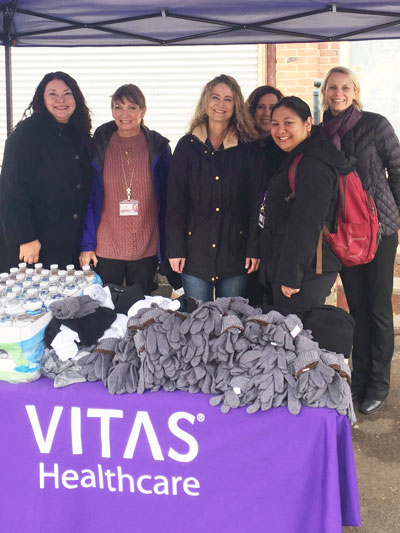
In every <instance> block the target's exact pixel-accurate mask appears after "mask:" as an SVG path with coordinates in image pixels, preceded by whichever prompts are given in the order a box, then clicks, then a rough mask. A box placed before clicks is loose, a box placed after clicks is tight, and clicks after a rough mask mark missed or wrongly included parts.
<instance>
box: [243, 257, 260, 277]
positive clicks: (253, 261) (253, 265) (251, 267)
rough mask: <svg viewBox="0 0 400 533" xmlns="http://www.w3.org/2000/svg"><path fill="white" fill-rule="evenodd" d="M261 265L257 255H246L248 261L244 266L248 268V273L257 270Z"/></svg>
mask: <svg viewBox="0 0 400 533" xmlns="http://www.w3.org/2000/svg"><path fill="white" fill-rule="evenodd" d="M259 266H260V260H259V259H257V258H255V257H246V263H245V265H244V268H245V269H246V270H247V274H251V273H252V272H256V271H257V270H258V267H259Z"/></svg>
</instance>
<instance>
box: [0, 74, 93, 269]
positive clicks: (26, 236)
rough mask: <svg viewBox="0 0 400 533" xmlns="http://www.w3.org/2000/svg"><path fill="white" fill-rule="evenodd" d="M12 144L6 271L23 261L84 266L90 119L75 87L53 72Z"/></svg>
mask: <svg viewBox="0 0 400 533" xmlns="http://www.w3.org/2000/svg"><path fill="white" fill-rule="evenodd" d="M28 111H30V112H31V116H29V117H28V118H26V119H25V120H22V121H21V122H20V123H19V124H18V125H17V127H16V128H15V130H14V131H13V132H12V133H11V135H10V136H9V138H8V139H7V142H6V146H5V150H4V160H3V166H2V170H1V178H0V222H1V226H2V227H1V228H0V271H4V270H8V269H9V268H10V267H13V266H16V265H17V263H18V261H19V260H20V261H24V262H26V263H29V264H32V263H36V262H37V261H40V262H41V263H43V265H44V266H45V267H48V266H49V265H50V263H58V265H59V267H60V268H61V267H62V268H64V267H65V266H66V264H69V263H74V264H75V266H76V267H78V266H79V261H78V256H79V249H78V240H79V237H80V233H81V227H82V215H83V213H84V210H85V208H86V204H87V202H88V197H89V189H90V183H91V178H92V170H91V166H90V159H89V146H90V142H91V140H90V129H91V120H90V115H89V109H88V107H87V106H86V103H85V99H84V97H83V95H82V92H81V90H80V89H79V87H78V84H77V83H76V81H75V80H74V79H73V78H71V76H69V75H68V74H66V73H65V72H50V73H49V74H46V75H45V76H44V78H43V79H42V81H41V82H40V83H39V85H38V87H37V89H36V92H35V94H34V96H33V99H32V102H31V103H30V105H29V107H28Z"/></svg>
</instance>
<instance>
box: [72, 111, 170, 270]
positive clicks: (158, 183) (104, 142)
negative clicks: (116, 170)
mask: <svg viewBox="0 0 400 533" xmlns="http://www.w3.org/2000/svg"><path fill="white" fill-rule="evenodd" d="M116 129H117V126H116V124H115V122H114V121H111V122H107V123H106V124H103V125H102V126H100V127H99V128H97V130H96V131H95V133H94V136H93V161H92V165H93V167H94V168H95V176H94V178H93V182H92V188H91V192H90V197H89V203H88V207H87V209H86V213H85V216H84V220H83V229H82V237H81V241H80V249H81V251H82V252H89V251H94V250H95V249H96V244H97V237H96V233H97V227H98V225H99V221H100V216H101V211H102V206H103V178H102V171H103V164H104V157H105V154H106V150H107V146H108V143H109V142H110V139H111V136H112V134H113V133H114V131H116ZM141 129H142V131H143V133H144V134H145V136H146V139H147V143H148V146H149V156H150V166H151V172H152V176H153V183H154V189H155V193H156V196H157V200H158V227H159V235H160V242H159V247H158V256H159V259H160V260H162V258H163V257H164V255H165V212H166V198H167V181H168V171H169V162H170V159H171V149H170V147H169V141H168V139H166V138H165V137H163V136H162V135H160V134H159V133H157V132H156V131H152V130H149V129H148V128H147V127H146V126H141Z"/></svg>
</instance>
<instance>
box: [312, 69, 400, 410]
mask: <svg viewBox="0 0 400 533" xmlns="http://www.w3.org/2000/svg"><path fill="white" fill-rule="evenodd" d="M321 91H322V96H323V102H322V107H323V110H324V116H323V130H324V133H325V135H326V136H327V137H328V138H329V139H330V140H331V141H332V142H333V144H334V145H335V146H336V148H337V149H338V150H343V151H344V152H346V153H347V154H349V155H353V156H355V157H356V158H357V160H358V162H357V171H358V173H359V175H360V178H361V180H362V183H363V187H364V189H366V190H367V191H368V192H370V194H371V195H372V196H373V198H374V200H375V203H376V206H377V210H378V218H379V223H380V228H381V233H382V238H381V241H380V244H379V246H378V249H377V252H376V255H375V258H374V259H373V261H372V262H371V263H368V264H366V265H360V266H356V267H351V268H349V267H343V268H342V271H341V278H342V282H343V287H344V290H345V293H346V298H347V302H348V304H349V308H350V313H351V314H352V315H353V317H354V319H355V322H356V327H355V334H354V345H353V352H352V360H353V374H352V393H353V398H354V399H355V400H357V401H359V402H360V411H361V412H362V413H364V414H369V413H373V412H374V411H377V410H378V409H379V408H381V407H382V406H383V403H384V401H385V399H386V397H387V395H388V393H389V386H390V365H391V360H392V357H393V350H394V329H393V310H392V301H391V297H392V291H393V265H394V259H395V255H396V249H397V244H398V236H397V230H398V228H399V221H400V219H399V209H400V145H399V141H398V139H397V137H396V134H395V132H394V130H393V128H392V126H391V125H390V123H389V122H388V120H387V119H386V118H385V117H383V116H381V115H378V114H376V113H369V112H366V111H362V104H361V101H360V85H359V82H358V80H357V77H356V76H355V74H354V73H353V72H352V71H351V70H349V69H347V68H344V67H335V68H333V69H331V70H330V71H329V72H328V74H327V75H326V78H325V80H324V82H323V85H322V89H321Z"/></svg>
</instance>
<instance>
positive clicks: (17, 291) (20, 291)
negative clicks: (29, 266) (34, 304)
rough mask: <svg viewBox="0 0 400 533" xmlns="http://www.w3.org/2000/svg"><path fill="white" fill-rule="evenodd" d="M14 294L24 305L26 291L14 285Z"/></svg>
mask: <svg viewBox="0 0 400 533" xmlns="http://www.w3.org/2000/svg"><path fill="white" fill-rule="evenodd" d="M12 292H13V293H14V294H15V296H16V297H17V298H18V300H19V301H20V302H22V303H24V301H25V294H24V289H23V288H22V287H20V286H19V285H14V287H13V288H12Z"/></svg>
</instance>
